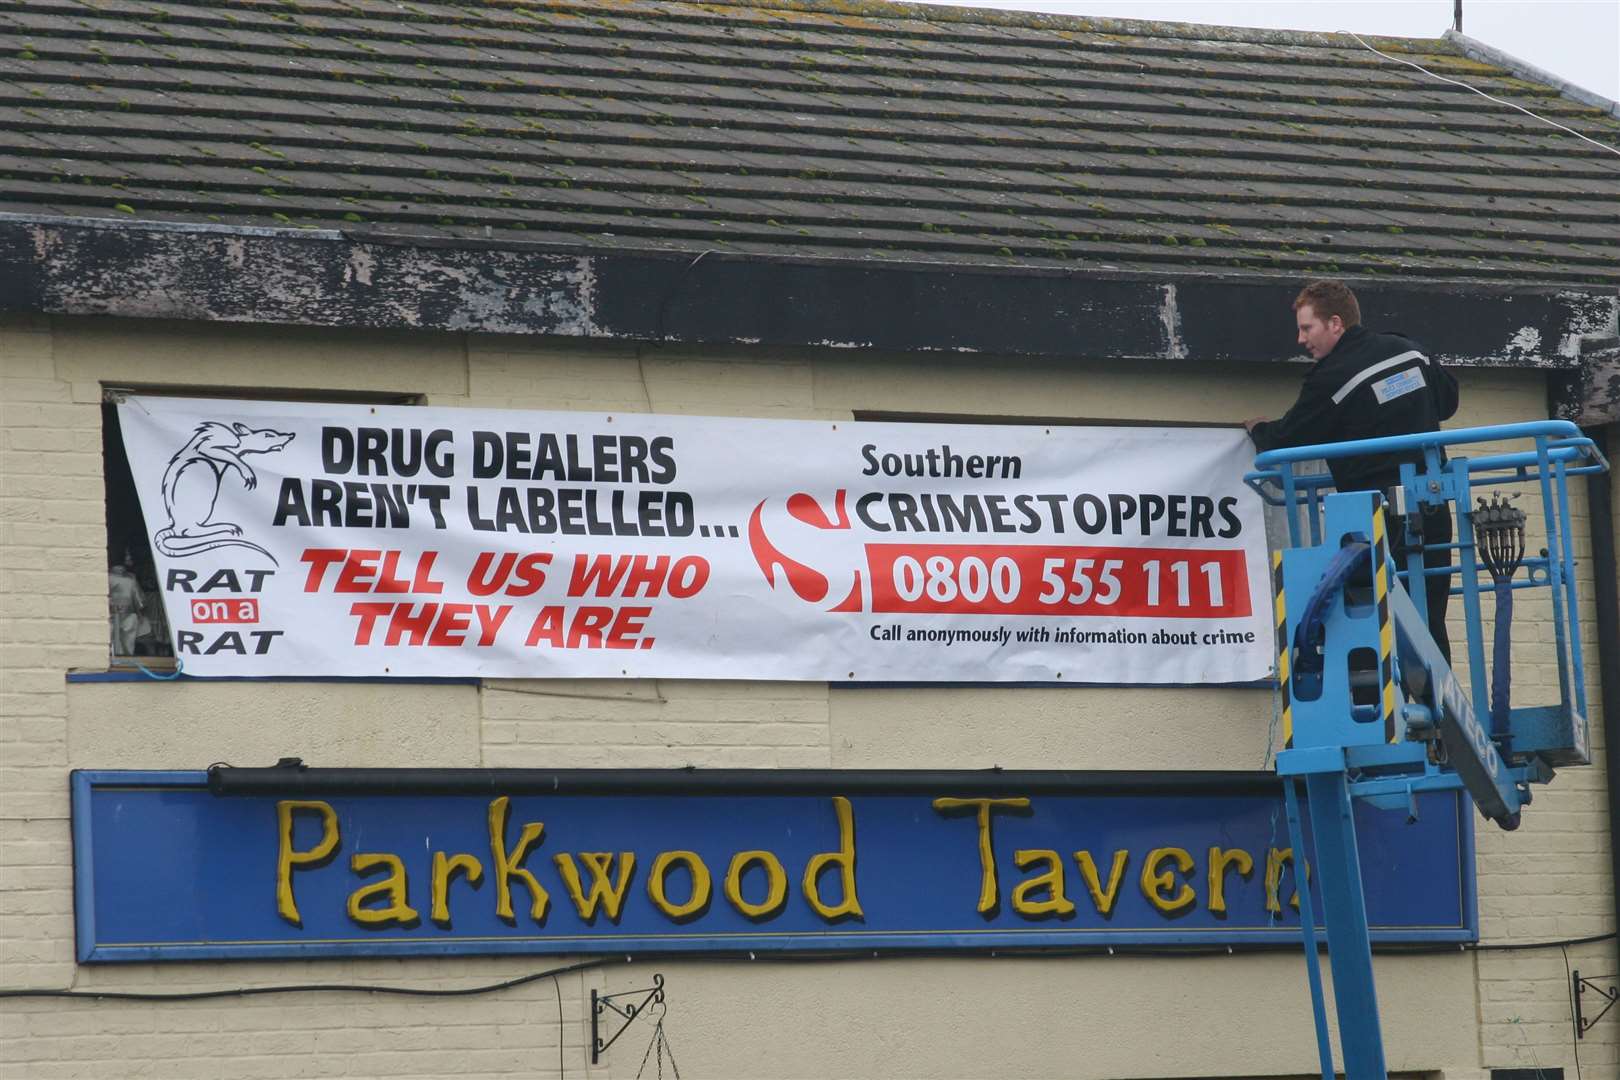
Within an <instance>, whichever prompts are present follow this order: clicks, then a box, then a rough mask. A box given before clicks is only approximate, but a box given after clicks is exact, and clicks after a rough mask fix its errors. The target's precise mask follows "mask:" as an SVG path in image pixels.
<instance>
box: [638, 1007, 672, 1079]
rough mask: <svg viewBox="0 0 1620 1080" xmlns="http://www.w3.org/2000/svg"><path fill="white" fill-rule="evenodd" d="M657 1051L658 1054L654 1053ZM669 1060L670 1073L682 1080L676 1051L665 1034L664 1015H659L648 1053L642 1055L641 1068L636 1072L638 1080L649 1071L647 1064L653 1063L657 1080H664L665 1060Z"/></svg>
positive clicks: (648, 1044) (648, 1046)
mask: <svg viewBox="0 0 1620 1080" xmlns="http://www.w3.org/2000/svg"><path fill="white" fill-rule="evenodd" d="M654 1051H656V1053H654ZM666 1057H667V1058H669V1071H670V1072H671V1073H673V1074H674V1076H675V1080H681V1070H680V1066H678V1065H676V1064H675V1051H674V1049H673V1048H672V1047H671V1046H670V1045H669V1037H668V1036H667V1035H665V1034H664V1015H663V1013H662V1012H660V1013H659V1014H658V1023H657V1024H655V1025H653V1033H652V1038H651V1039H650V1040H649V1041H648V1043H647V1052H646V1053H645V1054H643V1055H641V1068H639V1069H637V1070H636V1080H641V1075H642V1073H644V1072H646V1071H647V1062H648V1061H649V1060H650V1061H651V1062H652V1063H653V1068H654V1070H655V1073H656V1076H657V1080H664V1058H666Z"/></svg>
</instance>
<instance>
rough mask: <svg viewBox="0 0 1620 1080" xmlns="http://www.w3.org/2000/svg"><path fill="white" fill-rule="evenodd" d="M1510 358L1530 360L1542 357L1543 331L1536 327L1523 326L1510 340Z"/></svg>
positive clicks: (1508, 348) (1508, 345)
mask: <svg viewBox="0 0 1620 1080" xmlns="http://www.w3.org/2000/svg"><path fill="white" fill-rule="evenodd" d="M1507 352H1508V356H1510V357H1514V358H1516V359H1517V358H1529V357H1535V356H1539V355H1541V331H1540V330H1537V329H1536V328H1535V327H1534V326H1521V327H1519V329H1518V330H1516V331H1515V332H1514V334H1513V337H1511V338H1510V339H1508V344H1507Z"/></svg>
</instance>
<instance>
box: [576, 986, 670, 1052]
mask: <svg viewBox="0 0 1620 1080" xmlns="http://www.w3.org/2000/svg"><path fill="white" fill-rule="evenodd" d="M637 994H640V995H643V996H642V998H641V1000H640V1001H636V1002H631V1003H630V1004H628V1005H625V1006H624V1007H623V1008H620V1007H619V1006H617V1005H615V1004H614V1001H615V1000H617V999H618V998H627V997H635V996H636V995H637ZM663 1003H664V977H663V976H662V975H654V976H653V984H652V985H651V986H649V987H647V988H646V989H643V990H624V991H621V992H620V993H617V994H598V993H597V992H596V991H595V990H592V991H591V1064H592V1065H596V1064H599V1063H600V1062H601V1058H602V1055H603V1054H605V1053H607V1048H608V1047H610V1046H612V1045H613V1044H614V1043H616V1042H618V1041H619V1036H620V1035H623V1034H624V1033H625V1032H626V1031H628V1030H630V1025H631V1024H633V1023H635V1022H636V1017H638V1016H640V1015H641V1014H642V1013H643V1012H645V1011H646V1009H647V1006H649V1005H662V1004H663ZM609 1009H612V1010H613V1011H614V1012H615V1013H617V1014H618V1015H620V1016H622V1017H624V1023H623V1024H622V1025H621V1026H620V1027H619V1030H618V1031H615V1032H614V1033H613V1037H612V1038H610V1039H608V1040H607V1041H606V1042H603V1041H602V1032H601V1023H602V1015H603V1013H605V1012H607V1011H608V1010H609Z"/></svg>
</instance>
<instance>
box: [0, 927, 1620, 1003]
mask: <svg viewBox="0 0 1620 1080" xmlns="http://www.w3.org/2000/svg"><path fill="white" fill-rule="evenodd" d="M1615 937H1616V934H1615V933H1613V932H1610V933H1607V934H1593V935H1590V936H1588V937H1578V938H1564V939H1562V940H1558V941H1521V942H1467V941H1462V942H1455V943H1446V942H1441V943H1437V944H1425V945H1406V944H1400V943H1385V944H1379V943H1375V944H1374V951H1376V952H1380V953H1389V954H1396V955H1424V954H1428V953H1454V952H1517V951H1522V950H1527V949H1560V948H1569V947H1572V946H1576V945H1593V944H1596V943H1598V942H1603V941H1613V940H1615ZM1298 949H1299V945H1298V944H1297V943H1295V942H1281V941H1279V942H1242V943H1234V944H1232V945H1222V944H1211V945H1186V946H1179V947H1168V948H1167V947H1165V946H1162V945H1153V946H1139V947H1132V946H1123V945H1079V946H1075V947H1073V948H1056V949H1052V948H1039V949H1020V948H1016V947H1013V948H995V949H977V950H967V951H964V950H960V949H896V950H893V951H890V952H883V951H881V950H877V949H873V950H864V949H863V950H861V951H860V952H855V953H852V952H827V953H795V952H788V953H776V954H772V955H771V956H770V957H769V961H770V962H775V963H844V962H848V961H851V960H868V959H870V960H882V959H908V960H911V959H927V958H936V959H937V958H954V959H961V958H962V957H963V956H981V957H982V956H984V955H986V954H987V953H988V955H989V956H990V957H992V958H1000V957H1008V958H1022V959H1041V958H1046V957H1053V958H1072V957H1082V956H1101V955H1108V956H1138V957H1201V956H1220V955H1236V954H1237V953H1239V952H1244V953H1258V952H1294V951H1297V950H1298ZM660 958H661V959H662V958H664V957H662V955H661V956H660ZM638 959H640V960H641V961H642V962H646V960H647V958H646V957H640V958H638V957H636V956H634V955H627V954H615V955H614V956H612V957H596V958H593V959H590V960H581V961H579V962H578V963H574V964H567V965H564V966H563V967H559V968H551V969H549V970H547V971H536V972H533V973H531V974H528V975H519V976H518V977H516V978H512V979H505V980H503V981H501V982H497V983H489V984H487V985H484V986H467V987H459V988H456V989H448V990H446V989H429V988H424V987H416V986H368V985H366V984H364V983H295V984H290V985H285V986H246V987H238V988H235V989H226V990H191V991H180V992H176V993H151V992H138V991H128V990H26V989H24V990H8V989H0V998H94V999H98V1000H108V1001H151V1002H164V1001H203V1000H209V999H216V998H227V997H256V996H259V995H262V994H291V993H323V992H324V993H333V992H338V991H347V992H353V993H372V994H396V995H404V996H409V997H471V996H474V995H477V994H493V993H498V992H500V991H502V990H511V989H514V988H516V987H519V986H523V985H526V984H528V983H532V982H537V981H539V980H541V979H556V978H557V977H558V976H560V975H566V974H569V973H570V972H574V971H587V970H590V969H591V968H599V967H607V966H609V965H615V964H623V963H634V962H635V961H636V960H638ZM669 959H672V960H677V959H678V960H681V961H683V962H684V961H706V962H721V963H736V962H742V963H757V962H759V960H758V958H757V956H756V954H755V953H753V952H748V951H738V952H713V953H685V954H682V955H680V956H678V957H669Z"/></svg>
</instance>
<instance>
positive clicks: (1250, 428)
mask: <svg viewBox="0 0 1620 1080" xmlns="http://www.w3.org/2000/svg"><path fill="white" fill-rule="evenodd" d="M1264 423H1266V418H1265V417H1264V416H1251V417H1249V418H1248V419H1247V420H1245V421H1243V430H1244V431H1247V432H1249V433H1250V434H1253V433H1254V425H1256V424H1264Z"/></svg>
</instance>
